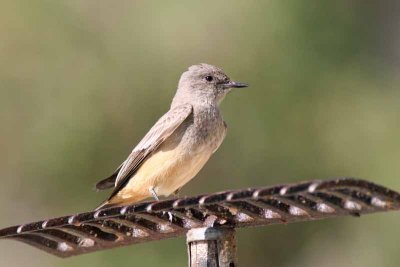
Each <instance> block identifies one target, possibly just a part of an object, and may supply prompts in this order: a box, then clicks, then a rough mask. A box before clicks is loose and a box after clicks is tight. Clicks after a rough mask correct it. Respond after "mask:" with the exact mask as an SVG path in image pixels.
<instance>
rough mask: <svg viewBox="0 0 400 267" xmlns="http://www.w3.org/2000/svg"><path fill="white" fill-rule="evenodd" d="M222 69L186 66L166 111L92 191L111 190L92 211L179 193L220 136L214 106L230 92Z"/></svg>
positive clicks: (220, 121)
mask: <svg viewBox="0 0 400 267" xmlns="http://www.w3.org/2000/svg"><path fill="white" fill-rule="evenodd" d="M247 86H248V85H247V84H245V83H239V82H234V81H232V80H231V79H230V78H229V77H228V76H227V75H226V74H225V73H224V72H223V70H222V69H220V68H217V67H215V66H212V65H208V64H199V65H194V66H191V67H190V68H189V69H188V70H187V71H186V72H184V73H183V74H182V76H181V78H180V80H179V84H178V89H177V91H176V94H175V96H174V99H173V100H172V104H171V108H170V110H169V111H168V112H167V113H165V114H164V116H162V117H161V118H160V119H159V120H158V121H157V123H156V124H155V125H154V126H153V127H152V128H151V129H150V131H149V132H148V133H147V134H146V135H145V136H144V138H143V139H142V140H141V141H140V142H139V144H138V145H137V146H136V147H135V148H134V149H133V151H132V153H131V154H130V155H129V157H128V158H127V159H126V160H125V161H124V162H123V163H122V164H121V165H120V166H119V167H118V169H117V170H116V171H115V172H114V173H113V174H112V175H111V176H110V177H108V178H106V179H104V180H102V181H100V182H98V183H97V184H96V188H97V189H98V190H103V189H107V188H111V187H114V190H113V192H112V193H111V196H110V197H109V198H108V199H107V200H106V201H105V202H103V203H102V204H101V205H100V206H99V207H98V208H97V209H100V208H105V207H111V206H117V205H125V204H132V203H135V202H138V201H141V200H143V199H146V198H148V197H151V196H153V197H154V198H155V199H156V200H158V199H159V198H158V196H159V195H164V196H169V195H170V194H172V193H175V192H177V191H179V190H180V188H181V187H182V186H184V185H185V184H186V183H187V182H189V181H190V180H191V179H192V178H193V177H194V176H195V175H196V174H197V173H198V172H199V171H200V169H201V168H202V167H203V166H204V164H205V163H206V162H207V161H208V159H209V158H210V156H211V155H212V154H213V153H214V152H215V151H216V150H217V149H218V147H219V146H220V145H221V143H222V141H223V140H224V138H225V136H226V131H227V127H226V123H225V122H224V120H223V118H222V115H221V112H220V110H219V104H220V103H221V101H222V100H223V99H224V97H225V95H226V94H227V93H228V92H229V91H230V90H231V89H232V88H241V87H247Z"/></svg>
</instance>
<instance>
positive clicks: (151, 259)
mask: <svg viewBox="0 0 400 267" xmlns="http://www.w3.org/2000/svg"><path fill="white" fill-rule="evenodd" d="M398 3H400V2H398V1H364V0H358V1H354V0H353V1H349V0H346V1H345V0H343V1H329V2H327V1H305V0H304V1H280V0H274V1H272V0H271V1H239V0H237V1H229V2H228V1H190V2H189V1H185V2H184V1H106V0H96V1H93V0H86V1H78V0H69V1H50V0H31V1H20V0H3V1H2V4H1V8H0V123H1V124H0V125H1V126H0V151H1V153H0V170H1V181H2V186H1V187H0V200H1V205H0V211H1V214H2V216H1V217H0V227H5V226H9V225H13V224H18V223H23V222H30V221H33V220H38V219H42V218H48V217H55V216H60V215H64V214H72V213H75V212H81V211H86V210H90V209H92V208H94V207H95V206H96V205H98V204H99V203H100V202H101V201H102V200H103V199H104V198H106V197H107V195H108V194H109V192H104V193H96V192H94V191H93V190H92V188H93V186H94V184H95V182H96V181H97V180H99V179H101V178H104V177H106V176H107V175H109V174H110V173H111V172H112V171H113V170H114V169H115V168H116V167H117V166H118V165H119V164H120V163H121V162H122V161H123V160H124V159H125V157H126V156H127V155H128V153H129V152H130V151H131V149H132V148H133V146H134V145H135V144H136V143H137V142H138V141H139V140H140V138H141V137H142V136H143V135H144V134H145V133H146V131H147V130H148V129H149V128H150V127H151V126H152V124H153V123H154V122H155V121H156V120H157V119H158V117H159V116H160V115H162V114H163V112H165V111H166V110H167V109H168V108H169V104H170V101H171V99H172V96H173V94H174V92H175V88H176V84H177V81H178V79H179V76H180V74H181V73H182V72H183V71H185V70H186V69H187V67H188V66H190V65H193V64H196V63H200V62H206V63H210V64H215V65H217V66H220V67H222V68H223V69H224V70H225V71H226V72H227V73H228V75H230V76H231V77H232V78H233V79H235V80H239V81H243V82H248V83H249V84H250V85H251V87H250V88H248V89H246V90H240V91H239V90H237V91H235V92H232V93H231V94H230V95H229V96H228V97H227V98H226V100H225V101H224V103H223V104H222V110H223V114H224V118H225V120H226V121H227V123H228V125H229V133H228V136H227V138H226V140H225V142H224V144H223V145H222V146H221V148H220V149H219V151H218V152H217V153H216V154H215V155H214V156H213V157H212V159H211V160H210V162H209V163H208V164H207V165H206V167H205V168H204V169H203V170H202V171H201V172H200V174H199V175H198V176H197V177H196V179H195V180H193V181H192V182H191V183H189V184H188V185H187V186H186V187H185V188H184V190H183V192H182V194H183V195H192V194H199V193H204V192H213V191H220V190H224V189H233V188H241V187H249V186H265V185H272V184H275V183H282V182H295V181H301V180H306V179H314V178H317V179H328V178H333V177H339V176H353V177H362V178H365V179H369V180H372V181H374V182H377V183H380V184H383V185H386V186H389V187H391V188H394V189H400V180H399V179H398V177H399V174H400V164H399V159H400V142H399V136H400V119H399V115H400V90H399V86H400V79H399V75H398V72H399V69H400V32H399V27H400V8H399V6H400V5H399V4H398ZM399 222H400V216H399V214H398V213H395V212H392V213H387V214H375V215H369V216H365V217H361V218H360V219H356V218H340V219H332V220H325V221H316V222H309V223H298V224H290V225H279V226H278V225H277V226H270V227H264V228H252V229H241V230H239V231H238V248H239V260H240V263H241V266H328V267H329V266H399V265H400V253H399V251H398V240H399V238H400V228H399V227H398V225H399ZM186 265H187V259H186V248H185V241H184V239H183V238H178V239H173V240H165V241H160V242H152V243H146V244H140V245H135V246H131V247H125V248H120V249H115V250H110V251H104V252H99V253H93V254H88V255H84V256H80V257H75V258H70V259H66V260H60V259H58V258H55V257H53V256H50V255H48V254H45V253H44V252H41V251H39V250H36V249H33V248H31V247H29V246H26V245H23V244H19V243H17V242H13V241H1V242H0V266H41V267H45V266H98V267H101V266H119V267H124V266H186Z"/></svg>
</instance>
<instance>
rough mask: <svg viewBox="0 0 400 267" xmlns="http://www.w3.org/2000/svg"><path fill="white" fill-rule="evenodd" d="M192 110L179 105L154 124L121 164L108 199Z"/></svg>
mask: <svg viewBox="0 0 400 267" xmlns="http://www.w3.org/2000/svg"><path fill="white" fill-rule="evenodd" d="M192 110H193V109H192V105H190V104H186V105H181V106H178V107H175V108H172V109H170V110H169V111H168V112H167V113H166V114H164V116H162V117H161V118H160V119H159V120H158V121H157V122H156V124H155V125H154V126H153V127H152V128H151V129H150V131H149V132H148V133H147V134H146V135H145V136H144V137H143V139H142V140H141V141H140V142H139V144H138V145H137V146H136V147H135V148H134V149H133V151H132V153H131V154H130V155H129V157H128V158H127V159H126V160H125V162H124V163H123V164H122V166H121V168H120V169H119V172H118V175H117V178H116V180H115V188H114V190H113V192H112V193H111V196H110V197H109V199H111V198H112V197H113V196H115V195H116V194H117V193H118V192H119V191H120V190H121V189H122V188H123V187H124V186H125V185H126V184H127V183H128V181H129V180H130V178H131V177H132V176H133V175H134V174H135V172H136V171H137V170H138V169H139V167H140V166H141V164H142V163H143V162H144V161H145V160H146V158H147V157H148V156H149V155H150V154H151V153H152V152H153V151H154V150H156V149H157V147H159V146H160V145H161V144H162V143H163V142H164V141H165V139H167V138H168V137H169V136H170V135H171V134H172V133H173V132H174V131H175V130H176V128H178V126H179V125H181V124H182V122H183V121H184V120H185V119H186V118H187V117H188V116H189V115H190V114H191V113H192Z"/></svg>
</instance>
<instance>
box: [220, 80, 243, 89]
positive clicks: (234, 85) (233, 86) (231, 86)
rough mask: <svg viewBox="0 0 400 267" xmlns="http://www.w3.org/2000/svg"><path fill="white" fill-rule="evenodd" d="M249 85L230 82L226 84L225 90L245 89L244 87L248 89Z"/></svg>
mask: <svg viewBox="0 0 400 267" xmlns="http://www.w3.org/2000/svg"><path fill="white" fill-rule="evenodd" d="M248 86H249V85H248V84H247V83H240V82H233V81H230V82H228V83H226V84H224V87H225V88H244V87H248Z"/></svg>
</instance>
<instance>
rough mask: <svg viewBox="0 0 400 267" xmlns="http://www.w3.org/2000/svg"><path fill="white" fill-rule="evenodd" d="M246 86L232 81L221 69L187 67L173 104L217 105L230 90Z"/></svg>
mask: <svg viewBox="0 0 400 267" xmlns="http://www.w3.org/2000/svg"><path fill="white" fill-rule="evenodd" d="M247 86H248V85H247V84H245V83H239V82H234V81H232V80H231V79H230V78H229V77H228V76H227V75H226V74H225V73H224V71H223V70H222V69H220V68H218V67H215V66H213V65H209V64H205V63H202V64H198V65H193V66H191V67H189V69H188V70H187V71H185V72H184V73H183V74H182V76H181V78H180V80H179V85H178V90H177V92H176V95H175V98H174V102H189V103H191V104H219V103H221V101H222V100H223V99H224V97H225V95H226V94H227V93H228V92H230V91H231V90H232V88H243V87H247Z"/></svg>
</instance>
